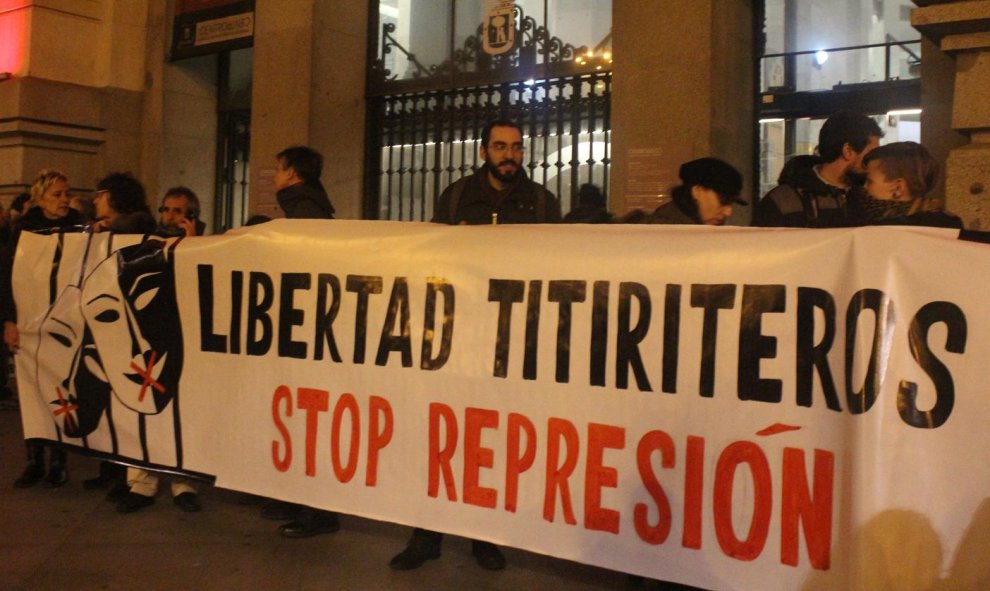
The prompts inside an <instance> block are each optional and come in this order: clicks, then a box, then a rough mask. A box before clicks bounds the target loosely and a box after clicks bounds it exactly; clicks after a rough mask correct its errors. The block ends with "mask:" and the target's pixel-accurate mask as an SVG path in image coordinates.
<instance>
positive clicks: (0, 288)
mask: <svg viewBox="0 0 990 591" xmlns="http://www.w3.org/2000/svg"><path fill="white" fill-rule="evenodd" d="M31 196H32V198H33V199H34V202H35V207H32V208H30V209H28V210H27V212H26V213H25V214H24V215H22V216H21V217H19V218H18V219H17V221H16V222H15V223H14V228H13V234H12V237H11V244H10V252H9V253H5V254H4V255H3V257H2V258H3V266H4V268H3V269H2V270H0V281H2V284H0V315H2V320H3V328H4V330H3V340H4V343H5V344H6V345H7V347H8V348H9V350H10V351H11V352H12V353H16V352H17V350H18V348H19V347H20V333H19V331H18V329H17V308H16V306H15V305H14V295H13V290H12V289H11V270H12V265H11V262H12V257H13V255H14V253H16V251H17V243H18V242H19V241H20V237H21V233H22V232H24V231H28V232H50V231H67V230H69V231H71V230H73V229H81V226H80V221H81V220H80V218H79V214H78V213H77V212H76V211H75V210H74V209H72V208H71V207H69V203H70V201H71V200H72V196H71V194H70V192H69V180H68V178H66V176H65V175H64V174H62V173H61V172H58V171H55V170H43V171H41V173H39V174H38V177H37V178H36V179H35V180H34V184H32V185H31ZM25 445H26V446H27V466H26V467H25V468H24V472H23V473H22V474H21V475H20V477H18V478H17V480H16V481H14V486H15V487H17V488H27V487H29V486H34V485H35V484H37V483H38V482H39V481H41V480H42V478H44V485H45V486H47V487H49V488H55V487H59V486H62V485H63V484H65V483H66V482H68V480H69V472H68V468H67V467H66V453H65V450H63V449H60V448H57V447H54V446H52V447H51V453H50V457H49V465H48V474H47V476H46V475H45V458H44V455H45V447H46V444H43V443H39V442H36V441H27V442H25Z"/></svg>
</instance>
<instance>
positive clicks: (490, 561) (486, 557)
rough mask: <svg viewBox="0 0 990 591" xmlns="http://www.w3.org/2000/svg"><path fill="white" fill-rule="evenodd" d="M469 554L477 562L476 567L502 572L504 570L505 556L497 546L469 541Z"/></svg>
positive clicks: (478, 541) (479, 541)
mask: <svg viewBox="0 0 990 591" xmlns="http://www.w3.org/2000/svg"><path fill="white" fill-rule="evenodd" d="M471 554H472V555H473V556H474V559H475V560H477V561H478V566H480V567H481V568H483V569H485V570H502V569H503V568H505V556H504V555H503V554H502V551H501V550H499V549H498V546H496V545H495V544H492V543H491V542H482V541H481V540H472V541H471Z"/></svg>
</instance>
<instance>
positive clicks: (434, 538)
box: [388, 527, 443, 570]
mask: <svg viewBox="0 0 990 591" xmlns="http://www.w3.org/2000/svg"><path fill="white" fill-rule="evenodd" d="M442 543H443V534H442V533H440V532H435V531H430V530H428V529H420V528H418V527H417V528H416V529H414V530H413V535H412V537H411V538H409V543H408V544H406V549H405V550H403V551H402V552H399V553H398V554H396V555H395V556H394V557H392V561H391V562H389V563H388V565H389V566H390V567H392V569H394V570H413V569H416V568H419V567H421V566H423V563H424V562H426V561H427V560H434V559H437V558H440V545H441V544H442Z"/></svg>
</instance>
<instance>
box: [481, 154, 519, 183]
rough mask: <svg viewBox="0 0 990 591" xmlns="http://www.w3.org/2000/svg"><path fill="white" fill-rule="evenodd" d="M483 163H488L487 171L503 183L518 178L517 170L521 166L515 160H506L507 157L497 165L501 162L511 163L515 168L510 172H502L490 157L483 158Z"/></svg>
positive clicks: (511, 181) (500, 163)
mask: <svg viewBox="0 0 990 591" xmlns="http://www.w3.org/2000/svg"><path fill="white" fill-rule="evenodd" d="M485 163H486V164H488V172H490V173H491V175H492V176H493V177H495V178H496V179H497V180H498V181H499V182H500V183H504V184H506V185H509V184H512V183H514V182H515V181H516V179H517V178H519V171H520V170H521V167H520V166H519V163H518V162H516V161H515V160H508V159H506V160H503V161H501V162H499V166H501V165H503V164H512V165H514V166H515V168H514V169H513V170H512V172H510V173H504V172H502V171H501V170H500V169H499V167H498V166H495V163H494V162H492V161H491V160H490V159H486V160H485Z"/></svg>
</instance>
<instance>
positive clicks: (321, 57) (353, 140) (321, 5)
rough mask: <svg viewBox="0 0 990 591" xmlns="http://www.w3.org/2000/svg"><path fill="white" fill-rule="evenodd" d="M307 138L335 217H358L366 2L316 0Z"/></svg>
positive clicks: (362, 161) (361, 186)
mask: <svg viewBox="0 0 990 591" xmlns="http://www.w3.org/2000/svg"><path fill="white" fill-rule="evenodd" d="M314 21H315V26H316V30H317V31H319V33H318V34H316V35H314V38H313V87H312V92H311V93H310V122H309V130H310V142H311V143H312V145H313V147H314V148H316V149H317V150H319V151H320V152H321V153H322V154H323V155H324V159H325V163H324V166H323V185H324V186H325V187H326V188H327V192H328V193H329V194H330V199H331V201H332V202H333V205H334V207H335V208H336V209H337V217H338V218H349V219H360V218H361V217H362V208H363V197H364V166H365V154H364V150H365V121H364V114H365V99H364V90H365V76H366V72H367V66H366V63H365V62H366V60H365V59H362V58H363V57H364V56H366V55H367V54H368V49H367V48H368V3H367V2H354V1H352V0H317V1H316V9H315V12H314Z"/></svg>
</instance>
